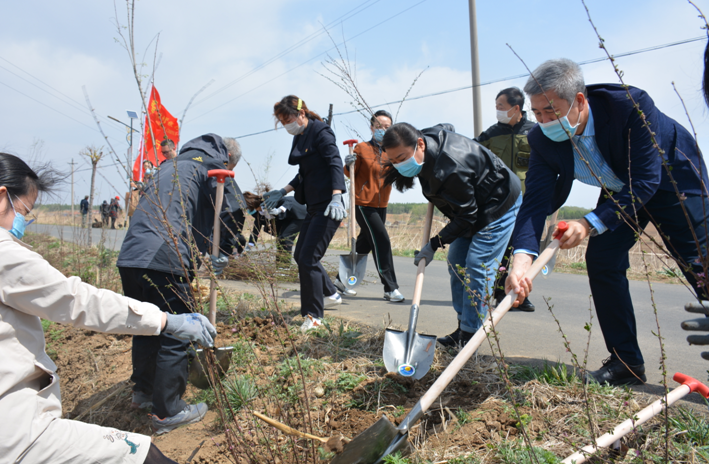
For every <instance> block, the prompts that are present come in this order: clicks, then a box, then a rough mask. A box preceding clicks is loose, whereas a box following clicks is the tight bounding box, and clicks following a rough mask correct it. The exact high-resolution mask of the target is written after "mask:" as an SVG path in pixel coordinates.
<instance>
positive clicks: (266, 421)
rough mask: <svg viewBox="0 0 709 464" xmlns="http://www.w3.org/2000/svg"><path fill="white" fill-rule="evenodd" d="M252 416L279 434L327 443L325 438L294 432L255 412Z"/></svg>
mask: <svg viewBox="0 0 709 464" xmlns="http://www.w3.org/2000/svg"><path fill="white" fill-rule="evenodd" d="M252 413H253V415H254V416H256V417H258V418H259V419H261V420H262V421H264V422H265V423H267V424H268V425H272V426H274V427H275V428H277V429H278V430H280V431H281V432H283V433H285V434H286V435H295V436H296V437H301V438H308V439H310V440H317V441H319V442H321V443H327V438H322V437H316V436H315V435H310V434H309V433H305V432H301V431H300V430H296V429H294V428H292V427H288V426H287V425H286V424H283V423H281V422H278V421H277V420H275V419H271V418H270V417H267V416H264V415H263V414H261V413H258V412H256V411H252Z"/></svg>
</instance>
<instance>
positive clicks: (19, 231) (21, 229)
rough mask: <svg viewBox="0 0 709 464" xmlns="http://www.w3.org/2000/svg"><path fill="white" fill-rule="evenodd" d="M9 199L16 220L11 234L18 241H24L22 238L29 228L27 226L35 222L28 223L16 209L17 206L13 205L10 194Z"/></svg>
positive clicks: (13, 221) (13, 222)
mask: <svg viewBox="0 0 709 464" xmlns="http://www.w3.org/2000/svg"><path fill="white" fill-rule="evenodd" d="M7 198H9V199H10V206H12V211H13V212H14V213H15V219H13V220H12V229H10V233H11V234H12V235H14V236H15V237H17V238H18V239H22V237H23V236H24V235H25V227H26V226H27V224H32V223H33V222H34V220H32V221H30V222H29V223H28V222H27V221H26V220H25V217H24V216H23V215H21V214H20V213H18V212H17V210H16V209H15V205H14V204H13V203H12V197H10V194H9V193H8V194H7Z"/></svg>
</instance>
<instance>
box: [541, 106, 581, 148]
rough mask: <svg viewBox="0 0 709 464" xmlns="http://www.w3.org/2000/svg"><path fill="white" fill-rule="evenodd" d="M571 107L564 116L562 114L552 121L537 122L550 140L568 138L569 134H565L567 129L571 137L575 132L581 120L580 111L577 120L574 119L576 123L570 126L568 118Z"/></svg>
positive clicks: (559, 140) (555, 140) (558, 140)
mask: <svg viewBox="0 0 709 464" xmlns="http://www.w3.org/2000/svg"><path fill="white" fill-rule="evenodd" d="M574 103H575V100H574ZM573 107H574V105H573V104H572V105H571V108H573ZM571 108H569V111H567V112H566V116H562V117H561V118H559V119H556V120H554V121H549V122H544V123H541V122H540V123H539V127H540V128H541V129H542V132H543V133H544V135H546V136H547V137H548V138H549V139H550V140H553V141H554V142H563V141H564V140H569V136H568V135H567V134H566V131H569V133H570V134H571V136H572V137H573V136H574V135H575V134H576V129H577V128H578V127H579V123H580V122H581V113H579V120H578V121H576V125H574V126H572V125H571V123H570V122H569V118H568V116H569V113H570V112H571ZM559 122H561V124H559ZM564 129H566V130H564Z"/></svg>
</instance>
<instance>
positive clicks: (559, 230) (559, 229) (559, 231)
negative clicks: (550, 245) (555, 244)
mask: <svg viewBox="0 0 709 464" xmlns="http://www.w3.org/2000/svg"><path fill="white" fill-rule="evenodd" d="M567 230H569V225H568V224H567V223H566V221H561V222H559V223H558V224H557V225H556V234H554V238H557V239H558V238H561V236H562V235H564V233H565V232H566V231H567Z"/></svg>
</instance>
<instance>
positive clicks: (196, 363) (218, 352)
mask: <svg viewBox="0 0 709 464" xmlns="http://www.w3.org/2000/svg"><path fill="white" fill-rule="evenodd" d="M213 349H214V355H215V356H216V358H217V366H218V370H219V378H221V377H224V374H226V371H228V370H229V365H230V364H231V351H232V350H233V349H234V347H233V346H226V347H223V348H213ZM196 353H197V355H196V356H195V358H194V359H193V360H192V362H191V363H190V373H189V377H188V378H189V381H190V383H191V384H192V385H194V386H195V387H197V388H199V389H202V390H206V389H208V388H209V387H211V385H210V384H209V372H208V371H207V352H206V351H205V350H203V349H201V348H200V349H198V350H196Z"/></svg>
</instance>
